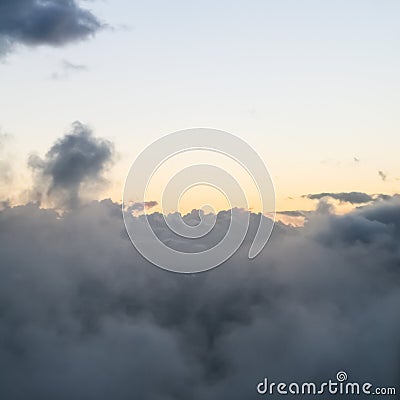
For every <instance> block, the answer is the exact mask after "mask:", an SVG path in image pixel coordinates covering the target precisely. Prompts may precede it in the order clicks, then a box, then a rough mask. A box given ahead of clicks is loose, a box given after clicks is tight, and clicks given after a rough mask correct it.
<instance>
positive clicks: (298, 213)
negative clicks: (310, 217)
mask: <svg viewBox="0 0 400 400" xmlns="http://www.w3.org/2000/svg"><path fill="white" fill-rule="evenodd" d="M277 214H282V215H286V216H287V217H304V216H305V212H304V211H297V210H290V211H277Z"/></svg>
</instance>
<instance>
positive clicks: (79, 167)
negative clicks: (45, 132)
mask: <svg viewBox="0 0 400 400" xmlns="http://www.w3.org/2000/svg"><path fill="white" fill-rule="evenodd" d="M113 154H114V147H113V144H112V143H111V142H109V141H107V140H102V139H98V138H95V137H94V136H93V135H92V131H91V130H90V129H89V128H88V127H87V126H85V125H83V124H82V123H80V122H75V123H74V124H73V125H72V130H71V132H70V133H69V134H66V135H65V136H64V137H63V138H61V139H60V140H58V141H57V142H56V143H55V144H54V145H53V147H52V148H51V149H50V150H49V152H48V153H47V154H46V156H45V158H44V159H41V158H40V157H38V156H31V157H30V159H29V166H30V167H31V168H32V169H33V171H34V172H35V174H36V185H35V188H34V196H36V200H39V201H42V200H44V199H45V198H46V197H47V198H48V199H49V200H50V201H52V202H53V203H55V204H57V205H60V206H64V207H68V208H70V207H75V206H76V205H77V204H78V203H79V200H80V194H81V189H82V187H88V186H90V187H91V188H92V189H95V187H96V185H99V184H102V183H104V181H105V180H104V178H103V173H104V171H105V170H106V169H107V167H108V166H109V165H110V163H111V162H112V159H113Z"/></svg>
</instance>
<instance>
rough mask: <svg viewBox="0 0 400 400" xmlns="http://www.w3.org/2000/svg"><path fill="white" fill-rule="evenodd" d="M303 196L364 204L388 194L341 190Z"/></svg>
mask: <svg viewBox="0 0 400 400" xmlns="http://www.w3.org/2000/svg"><path fill="white" fill-rule="evenodd" d="M303 197H306V198H307V199H310V200H321V199H324V198H331V199H334V200H338V201H340V202H341V203H350V204H365V203H370V202H372V201H375V200H382V199H383V200H385V199H388V198H389V197H390V196H387V195H384V194H373V195H369V194H367V193H363V192H342V193H315V194H307V195H304V196H303Z"/></svg>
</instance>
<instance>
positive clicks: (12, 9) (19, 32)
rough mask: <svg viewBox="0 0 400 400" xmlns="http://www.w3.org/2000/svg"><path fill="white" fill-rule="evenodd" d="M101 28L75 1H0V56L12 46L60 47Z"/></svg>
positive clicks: (94, 17)
mask: <svg viewBox="0 0 400 400" xmlns="http://www.w3.org/2000/svg"><path fill="white" fill-rule="evenodd" d="M103 27H104V25H103V23H102V22H100V21H99V19H98V18H97V17H96V16H95V15H94V14H93V13H92V12H91V11H89V10H87V9H84V8H82V7H81V6H80V5H79V3H78V2H77V1H75V0H46V1H39V0H0V54H1V52H2V53H5V52H6V51H7V50H10V49H12V48H13V47H14V46H15V45H16V44H22V45H26V46H38V45H49V46H62V45H65V44H67V43H70V42H75V41H79V40H83V39H86V38H88V37H91V36H93V35H94V34H96V32H98V31H99V30H100V29H101V28H103Z"/></svg>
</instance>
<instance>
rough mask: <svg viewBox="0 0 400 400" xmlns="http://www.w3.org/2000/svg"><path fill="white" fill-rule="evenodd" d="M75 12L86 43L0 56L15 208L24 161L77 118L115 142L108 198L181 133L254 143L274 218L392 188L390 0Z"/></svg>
mask: <svg viewBox="0 0 400 400" xmlns="http://www.w3.org/2000/svg"><path fill="white" fill-rule="evenodd" d="M83 6H84V7H87V8H90V10H91V11H92V13H93V14H94V15H95V16H96V17H97V18H98V20H99V21H100V22H101V23H104V26H103V27H102V28H99V29H96V31H95V32H94V33H95V35H94V36H95V37H93V38H89V37H85V39H87V40H83V41H74V42H71V43H70V42H68V43H66V44H65V45H63V46H58V47H57V46H56V47H54V46H52V45H50V46H48V45H46V44H42V45H39V46H38V47H36V46H32V45H31V44H28V45H26V43H22V44H21V43H18V42H17V43H16V44H15V45H14V46H13V48H12V50H10V51H7V52H4V54H3V56H2V60H1V64H0V88H1V95H0V126H1V132H2V133H3V134H7V135H9V138H8V140H7V141H6V143H5V144H4V146H3V154H5V155H6V156H7V157H9V158H11V159H12V160H13V185H12V186H11V187H12V188H13V192H14V193H13V195H14V197H15V201H16V202H18V196H19V195H18V196H17V193H20V192H21V191H23V190H24V189H26V188H27V186H28V185H29V179H30V171H29V170H28V169H27V168H26V162H27V161H26V160H27V158H28V156H29V155H30V154H31V153H37V154H39V155H43V154H45V152H46V151H47V150H48V149H49V148H50V147H51V145H52V144H53V143H54V142H55V140H56V139H57V138H59V137H61V136H62V135H63V134H64V133H65V132H67V131H68V130H69V129H70V126H71V123H72V122H74V121H76V120H79V121H81V122H82V123H85V124H87V125H89V126H90V127H91V129H92V130H93V131H94V133H95V135H96V136H100V137H105V138H107V139H109V140H111V141H113V142H114V144H115V148H116V151H117V159H116V163H115V165H114V167H113V168H112V169H111V170H110V171H109V174H108V178H109V180H110V181H111V185H110V186H108V187H107V188H105V189H104V190H103V191H102V192H101V193H100V194H99V195H98V196H99V197H100V198H102V197H111V198H112V199H113V200H116V201H120V200H121V196H122V187H123V183H124V179H125V177H126V175H127V172H128V169H129V166H130V164H131V162H132V161H133V160H134V159H135V157H136V156H137V155H138V154H139V153H140V152H141V151H142V150H143V149H144V148H145V147H146V146H147V145H149V144H150V143H151V142H152V141H154V140H155V139H157V138H160V137H161V136H164V135H166V134H168V133H170V132H173V131H176V130H179V129H184V128H191V127H212V128H217V129H222V130H225V131H228V132H231V133H233V134H235V135H238V136H239V137H241V138H243V139H244V140H245V141H247V142H248V143H249V144H250V145H251V146H252V147H254V148H255V149H256V150H257V151H258V152H259V154H260V155H261V157H262V158H263V159H264V160H265V163H266V165H267V166H268V168H269V171H270V174H271V176H272V178H273V180H274V182H275V190H276V197H277V209H278V210H296V209H310V208H313V207H314V203H313V202H312V201H310V200H306V199H304V198H302V197H301V196H302V195H306V194H310V193H320V192H351V191H356V192H366V193H369V194H376V193H388V194H393V193H396V192H398V191H399V187H400V180H399V178H400V165H399V157H398V149H399V145H400V135H399V129H400V114H399V112H398V110H399V108H400V77H399V70H400V53H399V52H398V51H397V50H398V48H399V47H400V25H399V23H398V14H399V11H400V4H399V2H396V1H384V2H376V1H375V2H374V1H364V0H360V1H351V2H348V1H337V2H321V1H303V2H298V1H279V2H278V1H275V2H270V1H252V2H246V4H244V3H243V2H236V1H234V2H232V1H219V2H215V1H208V0H206V1H203V2H192V1H189V2H182V3H178V2H165V1H146V2H136V1H130V0H113V1H93V2H85V3H84V4H83ZM379 171H381V174H379ZM9 189H10V186H8V187H7V190H8V192H9ZM8 195H9V197H10V193H8ZM11 197H12V196H11ZM192 198H193V195H192ZM189 203H190V202H189ZM189 203H188V207H190V204H191V203H190V204H189ZM195 203H196V202H195ZM193 205H194V206H196V204H193Z"/></svg>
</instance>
